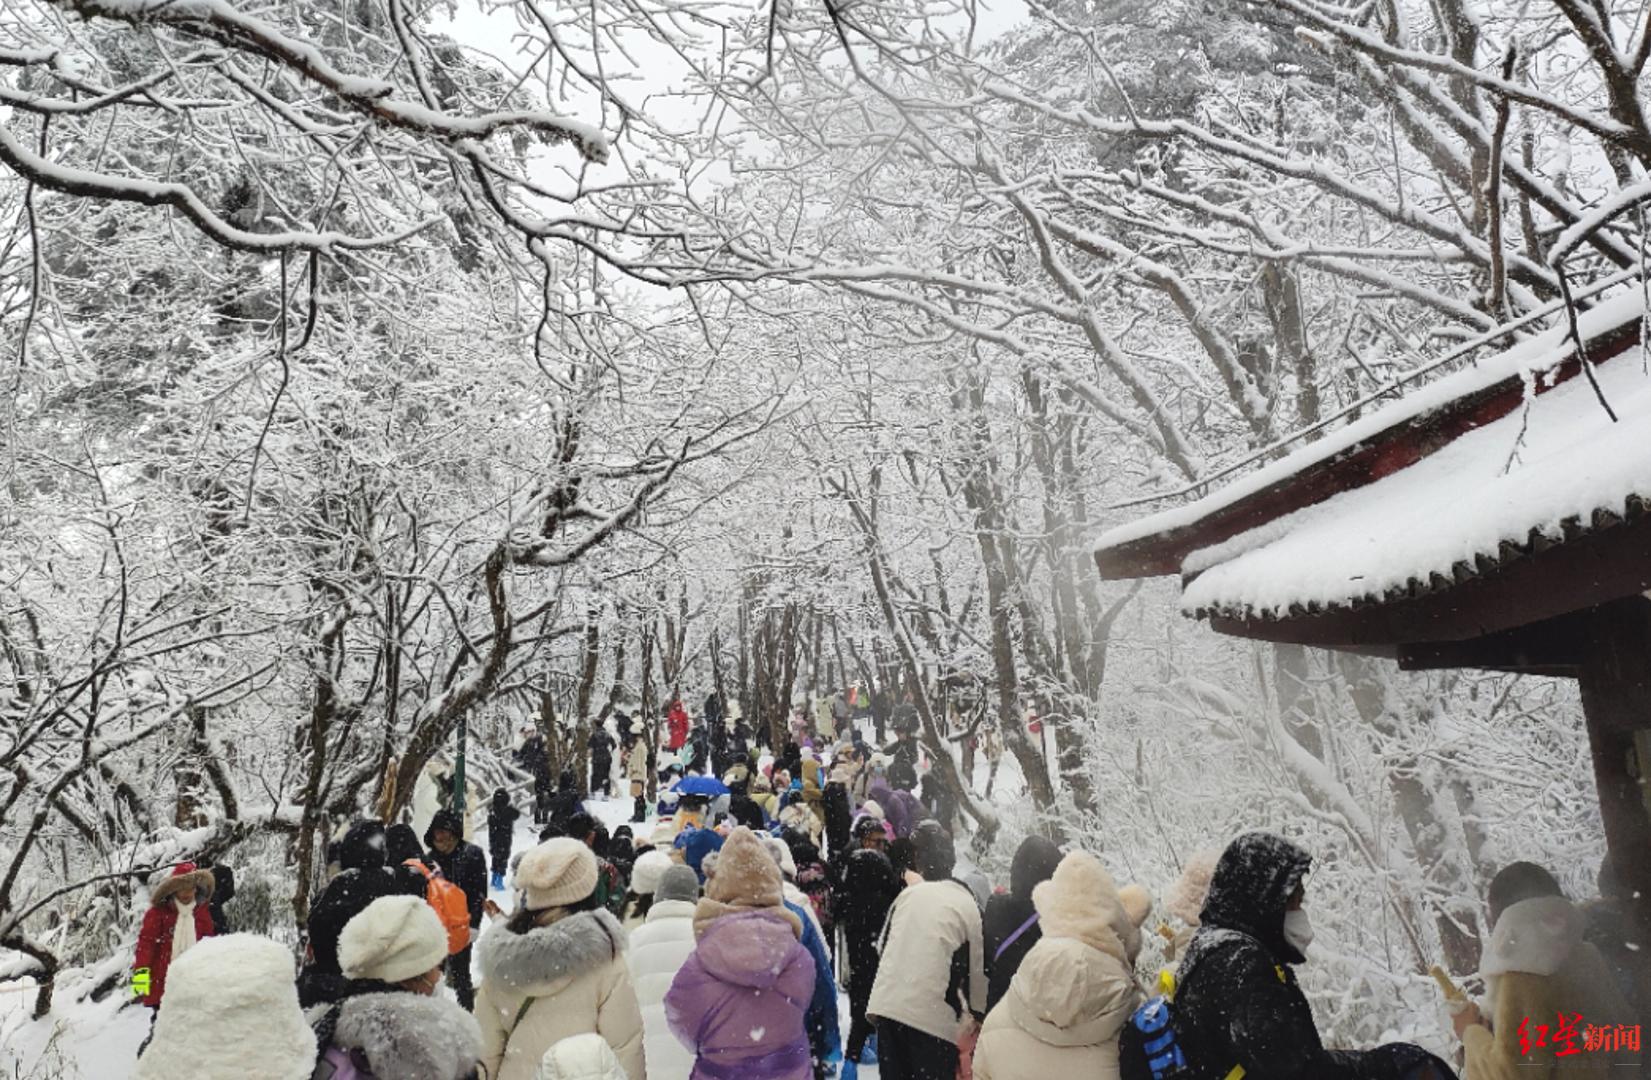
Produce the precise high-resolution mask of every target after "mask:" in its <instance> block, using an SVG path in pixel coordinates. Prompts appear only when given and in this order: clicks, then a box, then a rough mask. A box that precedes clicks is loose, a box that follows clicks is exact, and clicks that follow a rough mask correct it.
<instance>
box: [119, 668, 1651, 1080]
mask: <svg viewBox="0 0 1651 1080" xmlns="http://www.w3.org/2000/svg"><path fill="white" fill-rule="evenodd" d="M856 696H857V695H854V694H853V693H852V692H844V693H841V694H837V695H835V696H833V697H831V698H828V699H825V700H824V701H823V702H822V703H820V706H819V707H818V708H816V709H815V710H813V711H812V714H810V713H806V712H802V711H799V713H798V715H797V716H796V717H794V718H793V722H792V723H791V724H790V725H789V726H788V727H787V729H786V734H787V737H786V738H785V739H783V740H780V742H781V745H779V746H772V745H768V743H769V742H770V739H769V735H768V732H767V731H766V729H763V730H761V731H760V733H759V734H753V732H752V731H751V730H749V729H748V728H747V726H746V725H745V723H744V721H743V720H742V719H741V718H740V717H739V716H738V715H737V710H735V711H734V712H735V714H734V715H730V714H729V711H725V710H724V709H723V708H722V707H721V704H720V701H719V699H718V698H717V696H716V695H712V697H711V698H710V699H709V700H708V701H707V703H706V706H705V708H704V709H703V710H702V711H701V713H700V715H699V716H698V717H697V718H696V717H694V716H692V715H690V713H689V712H688V710H687V709H686V708H684V707H683V705H682V704H681V702H679V701H673V702H672V703H671V705H670V707H669V708H668V709H667V710H665V713H664V715H663V716H662V717H660V718H659V722H658V726H657V729H656V730H649V728H648V727H647V726H646V725H644V724H643V723H642V722H640V721H636V720H632V719H630V718H628V717H623V716H620V717H617V718H616V721H615V722H616V729H617V732H610V731H608V730H607V729H606V727H605V726H604V727H603V728H601V729H600V730H598V731H597V732H595V733H593V734H592V735H591V737H590V738H589V741H588V745H587V747H586V754H585V755H584V760H586V761H588V765H589V772H588V774H586V775H578V774H577V773H576V771H575V770H574V769H573V768H564V769H562V770H560V772H559V775H557V776H556V778H555V780H554V781H552V779H551V777H552V773H553V770H552V765H551V762H550V760H549V757H548V755H547V754H546V752H545V746H544V742H543V739H542V738H541V737H539V736H538V735H537V734H535V733H532V732H528V733H524V739H523V740H522V743H521V745H520V746H518V747H517V748H516V758H517V761H518V763H519V764H520V765H521V767H522V769H523V770H524V772H523V775H524V777H526V778H527V779H526V780H525V781H524V784H523V787H524V788H527V789H529V792H528V793H529V796H530V799H529V802H530V805H528V806H527V807H526V808H525V809H518V808H517V806H516V805H515V804H514V801H513V799H512V797H511V792H510V791H509V790H507V789H504V788H500V789H499V790H497V791H495V792H494V794H493V798H492V800H491V801H490V802H488V803H487V804H486V820H487V840H488V844H487V846H488V850H487V851H486V852H484V851H483V850H482V849H481V848H480V847H479V846H477V845H476V844H475V843H472V842H471V841H470V840H469V839H467V833H468V832H469V829H470V826H469V823H468V821H467V815H466V814H465V813H464V811H463V809H462V808H460V809H450V808H447V807H443V808H441V809H438V810H436V811H435V812H434V813H432V814H431V815H430V817H429V824H428V827H427V828H426V829H424V831H423V834H422V836H420V835H419V834H418V833H417V832H416V831H415V829H414V828H413V827H412V825H411V824H409V823H407V822H403V821H395V822H389V823H386V822H382V821H375V820H358V821H354V822H351V823H349V824H348V825H347V827H345V828H344V829H343V830H342V831H341V833H340V834H339V835H338V837H337V839H336V841H335V843H334V844H333V845H332V848H331V850H330V852H329V855H330V859H331V864H332V865H331V866H330V867H329V870H330V873H331V876H330V877H329V879H328V880H327V881H326V882H325V884H324V885H323V886H322V887H321V888H320V890H319V892H318V893H317V894H316V895H315V896H314V897H313V899H312V901H311V903H310V904H309V909H308V910H309V915H308V921H307V925H306V927H305V937H304V952H303V958H302V963H301V965H299V966H298V968H297V972H296V977H295V976H294V964H293V958H292V955H291V953H290V952H289V951H288V950H287V949H286V948H285V947H284V946H282V945H280V944H278V943H276V942H274V941H271V940H269V939H266V938H262V937H259V936H256V935H252V934H246V933H236V932H234V928H233V927H232V926H230V925H228V920H227V918H226V915H225V912H224V910H223V908H222V903H221V901H222V900H223V899H224V891H225V887H226V886H228V887H230V888H232V887H233V877H232V876H231V874H230V872H229V870H228V868H227V867H222V866H219V867H210V868H208V867H198V866H196V865H195V864H193V863H181V864H178V865H176V866H174V867H171V868H169V870H168V871H167V872H165V873H164V874H163V875H162V876H161V877H160V878H159V880H157V881H156V882H155V883H154V885H153V889H152V903H151V906H150V907H149V909H148V911H147V912H146V914H145V917H144V919H143V925H142V928H141V931H140V933H139V937H138V945H137V952H136V956H135V958H134V964H133V968H134V971H133V990H134V998H135V999H136V1000H137V1002H138V1003H139V1004H141V1006H143V1007H147V1008H149V1009H151V1010H153V1013H152V1026H151V1030H150V1033H149V1037H148V1038H147V1039H146V1040H145V1043H144V1046H143V1047H142V1048H141V1049H140V1051H139V1057H138V1061H137V1066H136V1072H135V1075H136V1076H137V1077H139V1078H141V1080H162V1078H165V1080H176V1078H178V1077H181V1076H190V1077H195V1078H204V1080H375V1078H376V1080H834V1078H839V1077H840V1078H842V1080H857V1077H858V1075H859V1073H860V1072H861V1070H863V1069H865V1068H867V1067H869V1066H872V1065H875V1066H876V1067H877V1068H878V1069H879V1070H880V1076H881V1077H883V1078H884V1080H970V1078H973V1080H1056V1078H1061V1077H1074V1078H1086V1080H1108V1078H1110V1080H1242V1078H1248V1080H1444V1078H1450V1077H1455V1076H1457V1075H1458V1073H1460V1075H1462V1076H1465V1077H1467V1078H1468V1080H1515V1078H1518V1080H1526V1078H1544V1080H1594V1078H1597V1080H1606V1078H1608V1077H1617V1076H1623V1075H1626V1072H1625V1070H1624V1069H1622V1068H1620V1066H1625V1065H1628V1064H1630V1063H1636V1062H1638V1061H1639V1060H1640V1055H1639V1053H1638V1041H1637V1030H1638V1029H1637V1028H1633V1030H1634V1032H1635V1033H1636V1034H1635V1037H1634V1042H1633V1044H1632V1045H1631V1046H1630V1045H1628V1043H1627V1040H1626V1037H1625V1036H1622V1035H1621V1033H1624V1032H1627V1031H1628V1030H1629V1028H1630V1026H1631V1025H1633V1024H1634V1023H1635V1022H1636V1021H1637V1016H1638V1011H1637V1009H1636V1008H1635V1005H1634V1002H1633V1001H1632V994H1633V984H1632V980H1631V978H1630V976H1629V971H1630V969H1631V964H1632V960H1633V957H1632V953H1633V951H1634V948H1635V946H1634V944H1632V943H1629V942H1626V941H1625V940H1624V931H1623V929H1622V928H1623V926H1625V925H1626V920H1625V919H1624V918H1623V916H1622V911H1621V905H1622V903H1623V900H1624V898H1623V897H1621V896H1620V895H1618V893H1617V890H1615V889H1614V888H1613V887H1612V884H1611V881H1610V877H1609V868H1607V869H1606V872H1605V873H1604V874H1602V881H1601V883H1602V893H1603V894H1604V895H1603V896H1602V897H1601V898H1599V899H1596V900H1592V901H1589V902H1586V903H1574V902H1572V901H1571V900H1569V899H1567V898H1566V897H1565V896H1564V895H1563V892H1562V890H1561V889H1560V887H1559V885H1558V883H1557V882H1556V881H1555V879H1554V877H1553V876H1552V875H1551V874H1550V873H1549V872H1548V871H1546V870H1544V869H1543V868H1541V867H1538V866H1534V865H1532V864H1529V863H1515V864H1512V865H1511V866H1509V867H1507V868H1506V869H1504V870H1503V871H1502V872H1501V873H1500V874H1498V875H1497V876H1496V878H1495V879H1494V880H1493V882H1492V883H1491V886H1490V889H1489V892H1488V895H1487V896H1486V898H1485V901H1486V905H1487V908H1488V914H1489V917H1490V922H1489V924H1488V925H1490V926H1491V927H1492V930H1491V933H1490V936H1489V940H1488V942H1487V945H1486V948H1485V958H1484V962H1483V964H1482V966H1481V972H1480V973H1479V974H1480V975H1482V976H1483V977H1484V980H1485V984H1486V992H1485V995H1484V1002H1485V1004H1484V1007H1483V1008H1481V1007H1480V1006H1479V1005H1478V1004H1477V1003H1475V1002H1473V1001H1472V1000H1470V999H1469V998H1467V997H1466V996H1465V995H1462V994H1459V993H1455V992H1453V993H1451V994H1450V996H1449V997H1448V998H1447V999H1446V1007H1447V1008H1448V1010H1449V1012H1450V1015H1451V1018H1452V1023H1453V1026H1454V1028H1455V1031H1456V1033H1457V1035H1458V1038H1459V1040H1460V1041H1459V1045H1457V1046H1455V1047H1452V1048H1450V1050H1449V1053H1448V1054H1447V1056H1450V1057H1453V1058H1454V1060H1453V1061H1446V1060H1444V1059H1443V1058H1441V1057H1439V1056H1436V1055H1435V1054H1433V1053H1430V1052H1428V1051H1427V1050H1424V1049H1422V1048H1420V1047H1418V1046H1415V1045H1411V1044H1408V1043H1390V1044H1387V1045H1383V1046H1378V1047H1374V1048H1369V1049H1348V1048H1334V1049H1333V1048H1329V1047H1326V1046H1325V1045H1323V1042H1322V1040H1321V1038H1320V1034H1319V1031H1318V1028H1317V1025H1316V1023H1315V1020H1314V1016H1313V1010H1312V1007H1311V1005H1310V1003H1309V1001H1308V999H1307V996H1306V995H1305V993H1304V992H1303V990H1302V989H1301V987H1300V986H1299V984H1298V983H1297V979H1296V970H1295V969H1296V968H1297V966H1298V965H1301V964H1303V963H1305V962H1307V960H1308V955H1309V946H1310V944H1311V942H1312V937H1313V933H1312V927H1311V921H1310V918H1309V915H1308V911H1309V909H1310V908H1311V894H1310V876H1311V871H1312V864H1313V858H1312V855H1311V854H1310V853H1309V852H1308V851H1306V850H1304V849H1303V848H1302V847H1301V846H1299V845H1297V844H1295V843H1292V842H1291V841H1289V840H1287V839H1285V838H1283V837H1281V836H1278V835H1274V834H1271V833H1265V832H1248V833H1245V834H1243V835H1240V836H1238V837H1237V838H1235V839H1232V840H1231V841H1230V842H1228V843H1227V844H1226V845H1225V847H1224V848H1223V849H1218V848H1214V847H1212V848H1211V849H1209V850H1206V851H1201V852H1198V853H1195V854H1192V855H1189V856H1188V857H1187V858H1186V859H1185V861H1184V863H1183V868H1182V872H1181V876H1180V878H1179V879H1178V880H1175V881H1173V882H1162V883H1158V884H1159V885H1160V887H1161V898H1160V899H1158V900H1155V899H1154V890H1153V889H1152V888H1150V887H1149V885H1148V883H1145V882H1129V883H1123V884H1119V883H1118V882H1117V881H1115V879H1114V878H1113V876H1112V875H1111V873H1109V871H1108V869H1107V866H1106V863H1105V860H1103V859H1102V858H1100V857H1098V856H1097V855H1096V854H1094V853H1091V852H1087V851H1083V850H1078V849H1075V848H1067V847H1063V846H1062V845H1061V844H1059V843H1057V842H1056V841H1054V840H1052V839H1049V838H1046V837H1042V836H1031V837H1028V838H1027V839H1025V840H1024V841H1023V842H1022V843H1021V844H1020V845H1019V847H1018V849H1017V850H1016V851H1015V854H1014V857H1013V861H1012V863H1011V865H1010V869H1009V873H1008V878H1007V881H1005V882H1002V883H1001V885H1000V886H999V887H997V888H994V887H993V884H992V883H991V882H990V881H988V879H987V878H986V876H985V875H984V874H983V873H982V872H981V871H980V870H979V869H978V868H976V867H974V866H972V865H970V864H969V863H968V861H967V860H965V859H963V858H960V856H959V852H958V850H957V849H958V843H957V842H956V840H954V835H955V836H958V837H961V827H960V817H959V809H958V804H957V799H956V797H955V795H954V793H952V792H950V791H948V790H947V788H946V786H945V785H946V784H947V783H948V779H947V776H948V775H949V774H947V773H943V772H942V771H940V770H934V769H930V768H927V767H926V766H927V765H928V754H929V753H930V752H931V750H930V749H929V748H928V747H927V744H926V743H925V742H924V741H923V740H921V739H920V738H919V728H920V723H919V721H918V718H917V715H916V713H915V710H911V709H910V708H909V705H908V706H907V707H905V708H896V709H894V710H892V716H891V717H890V719H889V721H888V726H889V728H891V729H892V731H891V732H890V734H891V735H892V738H891V739H889V740H887V741H884V740H883V739H881V738H879V739H878V740H877V743H876V744H868V743H867V741H866V735H867V734H869V732H866V731H864V730H863V729H864V728H865V727H868V726H870V725H860V724H856V723H855V720H856V712H857V708H856V706H857V702H856V700H855V698H856ZM877 734H879V735H880V734H882V732H877ZM616 751H617V752H618V755H619V756H618V757H617V758H616V757H615V752H616ZM991 765H992V767H993V769H994V770H995V765H996V763H995V760H993V761H992V762H991ZM965 775H967V773H965ZM620 778H623V779H624V780H625V781H628V783H629V786H630V790H629V792H628V795H621V794H619V788H618V786H617V784H616V781H618V780H619V779H620ZM650 780H651V781H654V782H655V785H654V786H655V791H656V795H657V801H652V802H651V801H650V799H649V797H648V790H649V786H650V785H649V781H650ZM965 782H967V780H966V781H965ZM591 798H597V799H607V798H628V800H629V803H628V806H627V808H628V809H629V810H630V811H631V812H630V817H631V822H630V823H629V824H626V825H623V826H620V827H618V828H616V829H614V830H613V833H612V834H611V835H610V834H609V832H608V829H607V828H606V826H605V825H604V824H603V823H602V821H600V820H599V819H598V817H597V816H594V815H593V814H592V813H591V812H590V809H589V802H588V800H589V799H591ZM524 817H525V818H531V820H532V822H533V823H534V825H535V826H537V827H538V828H539V829H540V832H539V834H538V840H537V843H534V844H532V845H531V846H529V847H527V848H526V850H514V851H513V843H512V839H513V837H515V836H516V835H517V834H518V832H520V831H521V830H520V829H519V826H520V824H521V820H522V819H523V818H524ZM612 820H617V818H614V819H612ZM1215 839H1217V838H1212V840H1215ZM514 847H516V848H520V847H521V845H520V844H516V845H514ZM1151 934H1156V935H1158V936H1159V937H1160V938H1161V939H1162V943H1163V947H1162V952H1163V954H1164V955H1165V956H1166V957H1168V959H1169V962H1170V963H1171V964H1172V965H1173V966H1172V967H1170V968H1166V969H1165V970H1164V971H1162V972H1158V973H1154V974H1150V975H1149V974H1144V973H1143V972H1141V971H1140V970H1138V965H1139V962H1140V960H1141V954H1142V946H1143V938H1144V937H1145V936H1147V935H1151ZM473 973H474V975H475V981H474V983H473V980H472V974H473ZM1463 974H1466V973H1463ZM1441 982H1442V983H1446V982H1448V980H1447V979H1443V978H1441ZM840 990H841V991H846V997H847V1010H846V1016H842V1015H840V1014H841V1012H842V1010H841V1009H840V1006H839V992H840ZM1556 1013H1559V1014H1561V1019H1562V1020H1563V1017H1564V1015H1569V1014H1578V1015H1579V1016H1580V1017H1582V1018H1584V1019H1583V1024H1584V1025H1585V1026H1584V1027H1583V1028H1582V1029H1579V1030H1578V1031H1577V1032H1576V1036H1577V1039H1578V1040H1579V1041H1578V1043H1577V1047H1578V1049H1580V1048H1581V1045H1582V1043H1581V1041H1580V1040H1584V1039H1586V1040H1590V1041H1592V1040H1596V1038H1597V1033H1598V1032H1606V1033H1608V1034H1611V1035H1613V1036H1615V1037H1616V1038H1615V1041H1614V1042H1613V1043H1612V1044H1611V1045H1609V1046H1597V1045H1590V1046H1589V1048H1588V1050H1589V1052H1587V1053H1575V1052H1567V1047H1568V1045H1569V1044H1568V1043H1562V1041H1561V1038H1560V1036H1559V1034H1558V1033H1555V1034H1554V1037H1553V1038H1552V1039H1548V1040H1545V1042H1544V1044H1543V1045H1538V1046H1535V1047H1532V1046H1531V1045H1530V1044H1531V1041H1532V1040H1531V1039H1530V1038H1529V1037H1528V1031H1527V1024H1528V1023H1535V1022H1536V1021H1535V1020H1532V1019H1531V1018H1541V1021H1542V1023H1543V1024H1544V1026H1543V1028H1542V1030H1543V1032H1544V1033H1545V1034H1546V1033H1548V1032H1549V1028H1548V1026H1546V1025H1547V1020H1548V1018H1550V1017H1552V1016H1554V1015H1555V1014H1556ZM845 1021H846V1023H845Z"/></svg>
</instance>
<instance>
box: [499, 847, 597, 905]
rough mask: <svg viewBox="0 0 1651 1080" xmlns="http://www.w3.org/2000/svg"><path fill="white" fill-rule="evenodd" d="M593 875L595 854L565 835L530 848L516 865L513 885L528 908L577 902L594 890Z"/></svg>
mask: <svg viewBox="0 0 1651 1080" xmlns="http://www.w3.org/2000/svg"><path fill="white" fill-rule="evenodd" d="M596 877H597V868H596V856H595V855H593V854H591V850H590V848H588V847H586V846H585V845H584V843H583V842H582V841H579V840H574V839H572V838H571V837H566V836H558V837H556V838H555V839H553V840H546V841H545V842H544V843H542V844H540V845H539V846H538V847H536V848H533V849H532V850H531V851H529V852H528V853H527V854H526V855H523V856H522V861H521V864H520V865H518V866H517V867H516V887H517V888H519V889H521V890H522V893H523V899H524V901H525V903H526V906H527V910H529V911H544V910H545V909H546V908H557V907H567V906H568V905H569V904H577V903H578V902H579V901H581V900H583V899H584V898H585V897H587V896H589V895H590V894H591V893H593V892H595V891H596Z"/></svg>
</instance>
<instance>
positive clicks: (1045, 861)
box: [981, 836, 1061, 1012]
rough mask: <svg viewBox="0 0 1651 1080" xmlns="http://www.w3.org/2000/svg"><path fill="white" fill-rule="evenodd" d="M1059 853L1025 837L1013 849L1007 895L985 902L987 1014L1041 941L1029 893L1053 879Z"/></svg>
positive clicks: (1046, 843) (1050, 843) (1051, 843)
mask: <svg viewBox="0 0 1651 1080" xmlns="http://www.w3.org/2000/svg"><path fill="white" fill-rule="evenodd" d="M1060 861H1061V849H1060V848H1059V847H1057V846H1056V845H1055V842H1054V841H1053V840H1046V839H1044V838H1043V837H1041V836H1028V837H1027V838H1026V839H1025V840H1022V841H1021V842H1020V847H1018V848H1016V849H1015V860H1014V862H1012V863H1010V865H1009V891H1008V892H1007V893H997V894H995V895H994V896H992V898H991V899H989V900H987V901H986V914H985V916H984V917H983V918H982V920H981V923H982V925H981V929H982V931H983V936H984V937H985V939H986V1010H987V1011H988V1012H990V1011H991V1010H992V1009H993V1008H995V1007H996V1006H997V1003H998V1002H999V1001H1001V1000H1002V998H1003V995H1004V994H1007V993H1008V992H1009V981H1010V980H1011V979H1013V978H1014V977H1015V972H1017V971H1019V970H1020V962H1021V961H1022V960H1024V959H1026V954H1027V953H1029V952H1031V951H1032V946H1034V945H1036V944H1037V943H1038V939H1039V938H1041V937H1043V933H1042V931H1041V928H1040V927H1039V926H1038V913H1037V909H1036V908H1034V907H1033V906H1032V889H1033V888H1034V887H1035V886H1036V885H1037V884H1038V883H1039V882H1043V881H1048V880H1049V879H1050V878H1052V877H1054V876H1055V867H1057V866H1059V865H1060Z"/></svg>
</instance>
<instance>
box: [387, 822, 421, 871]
mask: <svg viewBox="0 0 1651 1080" xmlns="http://www.w3.org/2000/svg"><path fill="white" fill-rule="evenodd" d="M384 851H385V853H386V854H387V855H389V857H390V862H391V863H392V864H394V865H396V866H400V865H401V864H402V863H404V862H406V861H407V860H408V859H423V858H424V849H423V848H422V847H420V846H419V842H418V834H417V833H415V832H414V831H413V827H412V826H411V825H406V824H403V823H402V822H399V821H398V822H396V823H395V824H394V825H391V826H390V827H389V828H388V829H386V830H384Z"/></svg>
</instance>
